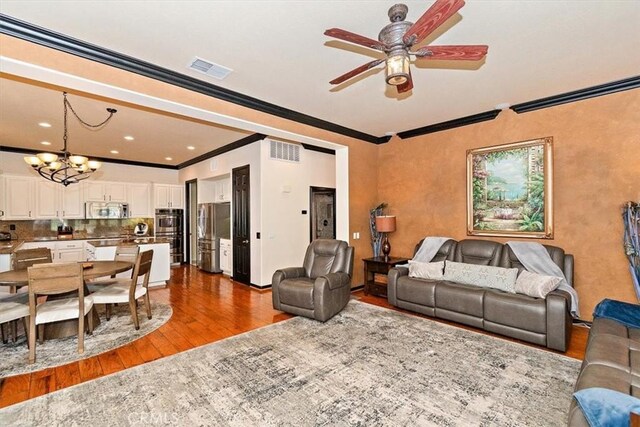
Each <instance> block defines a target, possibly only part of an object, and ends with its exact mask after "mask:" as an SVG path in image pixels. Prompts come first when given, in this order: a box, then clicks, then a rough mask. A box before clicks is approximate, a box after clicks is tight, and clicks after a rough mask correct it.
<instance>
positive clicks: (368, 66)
mask: <svg viewBox="0 0 640 427" xmlns="http://www.w3.org/2000/svg"><path fill="white" fill-rule="evenodd" d="M384 61H385V60H384V59H376V60H375V61H371V62H367V63H366V64H364V65H361V66H359V67H358V68H355V69H353V70H351V71H349V72H348V73H345V74H343V75H341V76H340V77H336V78H335V79H333V80H331V81H330V82H329V83H331V84H332V85H337V84H340V83H342V82H344V81H346V80H349V79H350V78H351V77H355V76H357V75H358V74H360V73H364V72H365V71H367V70H369V69H371V68H373V67H375V66H376V65H378V64H382V63H383V62H384Z"/></svg>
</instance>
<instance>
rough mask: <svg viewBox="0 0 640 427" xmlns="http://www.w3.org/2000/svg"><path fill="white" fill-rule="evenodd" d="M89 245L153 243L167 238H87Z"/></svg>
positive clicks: (98, 246) (100, 246) (161, 241)
mask: <svg viewBox="0 0 640 427" xmlns="http://www.w3.org/2000/svg"><path fill="white" fill-rule="evenodd" d="M87 243H89V244H90V245H91V246H93V247H96V248H103V247H108V246H119V245H123V246H136V245H155V244H159V243H169V240H167V239H156V238H155V237H142V238H139V239H133V240H125V239H100V240H89V241H88V242H87Z"/></svg>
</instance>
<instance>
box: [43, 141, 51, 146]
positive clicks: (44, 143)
mask: <svg viewBox="0 0 640 427" xmlns="http://www.w3.org/2000/svg"><path fill="white" fill-rule="evenodd" d="M40 144H42V145H51V143H50V142H49V141H42V142H41V143H40Z"/></svg>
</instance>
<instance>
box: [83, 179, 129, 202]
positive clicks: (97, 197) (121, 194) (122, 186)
mask: <svg viewBox="0 0 640 427" xmlns="http://www.w3.org/2000/svg"><path fill="white" fill-rule="evenodd" d="M84 197H85V200H86V201H87V202H123V203H124V202H127V183H125V182H102V181H85V182H84Z"/></svg>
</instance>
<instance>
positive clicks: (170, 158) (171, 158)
mask: <svg viewBox="0 0 640 427" xmlns="http://www.w3.org/2000/svg"><path fill="white" fill-rule="evenodd" d="M164 159H165V160H173V157H165V158H164Z"/></svg>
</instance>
